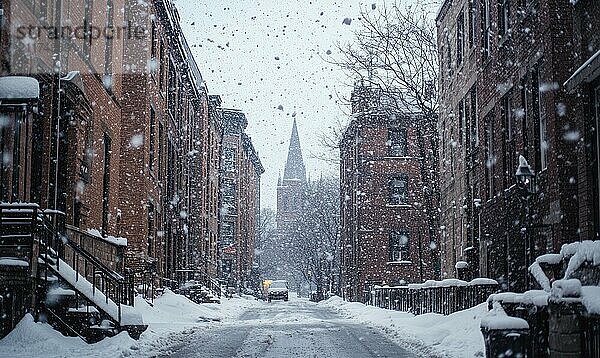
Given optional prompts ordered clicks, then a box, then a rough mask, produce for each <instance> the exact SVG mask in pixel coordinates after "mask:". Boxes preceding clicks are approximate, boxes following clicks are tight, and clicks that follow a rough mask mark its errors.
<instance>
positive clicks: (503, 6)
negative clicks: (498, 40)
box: [498, 0, 511, 37]
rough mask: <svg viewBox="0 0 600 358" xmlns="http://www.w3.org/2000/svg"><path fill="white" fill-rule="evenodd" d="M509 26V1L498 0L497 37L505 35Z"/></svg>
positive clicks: (508, 30)
mask: <svg viewBox="0 0 600 358" xmlns="http://www.w3.org/2000/svg"><path fill="white" fill-rule="evenodd" d="M510 26H511V24H510V0H498V35H500V37H504V36H505V35H507V34H508V33H509V32H510Z"/></svg>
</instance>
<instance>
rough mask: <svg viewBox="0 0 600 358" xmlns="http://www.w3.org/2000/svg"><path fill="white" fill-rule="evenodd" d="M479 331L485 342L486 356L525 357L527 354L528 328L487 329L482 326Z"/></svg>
mask: <svg viewBox="0 0 600 358" xmlns="http://www.w3.org/2000/svg"><path fill="white" fill-rule="evenodd" d="M481 333H482V334H483V340H484V342H485V356H486V357H488V358H492V357H493V358H496V357H521V358H525V357H527V356H528V354H527V353H528V352H527V351H528V347H529V330H528V329H512V328H509V329H488V328H484V327H482V328H481Z"/></svg>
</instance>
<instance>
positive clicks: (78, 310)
mask: <svg viewBox="0 0 600 358" xmlns="http://www.w3.org/2000/svg"><path fill="white" fill-rule="evenodd" d="M67 312H68V313H78V314H81V313H86V314H100V311H98V309H97V308H96V307H94V306H80V307H77V308H74V307H70V308H69V309H68V310H67Z"/></svg>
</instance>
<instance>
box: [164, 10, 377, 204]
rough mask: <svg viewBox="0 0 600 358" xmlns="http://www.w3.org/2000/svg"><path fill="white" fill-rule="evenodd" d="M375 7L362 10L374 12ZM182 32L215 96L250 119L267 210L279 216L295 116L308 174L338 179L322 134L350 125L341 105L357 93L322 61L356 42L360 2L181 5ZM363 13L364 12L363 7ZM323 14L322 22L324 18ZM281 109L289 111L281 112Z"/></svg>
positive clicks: (336, 170)
mask: <svg viewBox="0 0 600 358" xmlns="http://www.w3.org/2000/svg"><path fill="white" fill-rule="evenodd" d="M373 2H376V1H370V2H366V3H365V2H364V1H363V2H362V3H363V4H368V6H369V7H370V6H371V3H373ZM175 4H176V6H177V8H178V10H179V13H180V17H181V27H182V28H183V31H184V33H185V35H186V38H187V40H188V42H189V44H190V47H191V50H192V52H193V54H194V56H195V58H196V61H197V62H198V66H199V67H200V71H201V72H202V75H203V77H204V80H205V81H206V82H207V85H208V89H209V92H210V93H211V94H220V95H221V96H222V99H223V106H224V107H226V108H237V109H240V110H242V111H244V112H245V113H246V116H247V117H248V128H247V130H246V131H247V133H248V135H250V136H251V137H252V141H253V143H254V146H255V148H256V149H257V151H258V153H259V156H260V158H261V160H262V163H263V166H264V167H265V173H264V174H263V176H262V178H261V181H262V182H261V204H262V207H271V208H273V209H275V208H276V187H277V177H278V175H279V173H280V172H282V171H283V168H284V164H285V160H286V156H287V150H288V145H289V137H290V134H291V127H292V113H294V112H295V113H296V117H295V118H296V120H297V123H298V132H299V135H300V142H301V145H302V151H303V155H304V161H305V165H306V169H307V174H308V175H310V176H311V177H313V178H316V177H319V176H320V175H321V173H323V174H325V175H337V172H338V167H337V165H333V164H330V163H326V162H324V161H322V160H319V159H316V158H314V154H316V153H319V152H322V148H321V147H320V144H319V133H322V132H327V131H330V129H329V127H331V126H335V124H336V123H337V122H338V121H339V120H342V121H345V120H346V115H345V114H344V112H347V111H348V110H347V108H344V107H343V105H340V104H339V102H340V101H339V99H338V97H340V96H344V97H348V96H349V94H350V91H351V88H350V87H348V86H347V85H346V84H347V83H350V82H349V81H348V79H347V78H346V77H345V75H344V74H343V73H342V72H341V71H340V70H339V69H337V68H336V67H335V66H333V65H329V64H327V63H326V62H325V61H323V59H322V58H326V57H328V55H327V54H326V52H327V50H331V51H332V52H333V53H332V55H331V56H336V51H335V47H336V46H335V43H336V42H345V41H348V40H350V39H352V30H353V29H354V28H355V26H357V25H358V21H354V22H352V23H351V24H350V25H344V24H342V22H343V20H344V18H351V19H356V18H357V17H358V13H359V6H360V5H359V4H361V1H358V0H342V1H308V0H306V1H301V0H264V1H256V0H234V1H232V0H211V1H206V2H204V1H197V0H176V1H175ZM362 6H365V5H362ZM321 13H322V14H321ZM280 105H281V106H283V111H282V110H279V109H278V107H279V106H280Z"/></svg>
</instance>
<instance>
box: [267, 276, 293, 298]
mask: <svg viewBox="0 0 600 358" xmlns="http://www.w3.org/2000/svg"><path fill="white" fill-rule="evenodd" d="M288 290H289V288H288V283H287V281H285V280H276V281H273V282H271V285H269V288H268V300H269V302H271V300H284V301H287V300H288V298H289V297H288Z"/></svg>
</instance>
